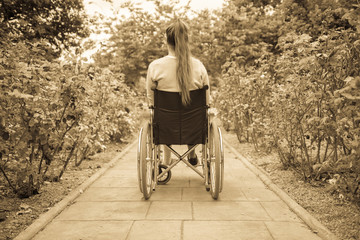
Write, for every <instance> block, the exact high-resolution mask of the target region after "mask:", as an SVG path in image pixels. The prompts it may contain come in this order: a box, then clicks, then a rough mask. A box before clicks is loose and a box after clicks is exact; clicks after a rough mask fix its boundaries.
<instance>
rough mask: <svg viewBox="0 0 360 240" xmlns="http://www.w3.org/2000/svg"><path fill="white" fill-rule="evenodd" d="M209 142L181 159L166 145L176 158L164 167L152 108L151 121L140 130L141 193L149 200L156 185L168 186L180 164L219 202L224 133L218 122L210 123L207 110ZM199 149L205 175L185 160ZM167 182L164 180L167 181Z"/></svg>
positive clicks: (222, 171) (138, 156)
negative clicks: (189, 169)
mask: <svg viewBox="0 0 360 240" xmlns="http://www.w3.org/2000/svg"><path fill="white" fill-rule="evenodd" d="M206 114H207V125H208V128H207V131H208V132H207V138H206V141H205V144H196V145H193V146H192V147H191V148H190V149H188V150H187V151H186V152H185V153H183V154H182V155H181V154H179V153H178V152H177V151H175V150H174V149H173V148H172V147H171V146H170V145H164V146H166V147H167V148H168V149H170V151H171V152H172V153H173V154H174V155H175V156H176V157H177V160H176V161H174V162H172V163H171V164H170V165H169V166H165V165H162V164H161V159H160V154H161V152H160V146H161V145H160V144H158V145H156V144H155V143H154V137H153V118H154V109H153V108H150V121H148V122H146V124H145V125H144V127H142V128H141V129H140V133H139V142H138V150H137V170H138V182H139V188H140V191H141V192H142V193H143V196H144V199H146V200H147V199H149V198H150V197H151V194H152V192H153V191H155V189H156V186H157V185H161V184H166V183H167V182H168V181H169V180H170V178H171V169H172V168H173V167H175V166H176V165H177V164H178V163H179V162H184V163H185V164H186V165H187V166H188V167H190V168H191V169H192V170H193V171H195V172H196V173H197V174H198V175H199V176H200V177H202V178H203V179H204V185H205V189H206V191H210V193H211V196H212V198H213V199H218V197H219V194H220V192H221V191H222V188H223V179H224V149H223V142H222V135H221V130H220V128H219V127H218V126H217V124H216V122H215V121H213V120H212V121H211V122H210V118H209V117H210V116H211V115H210V112H209V108H208V109H207V113H206ZM199 145H202V154H201V159H200V162H201V166H202V171H200V170H199V169H197V168H196V167H194V166H193V165H191V164H190V163H189V162H188V161H187V160H186V157H187V156H188V155H189V153H190V152H191V151H192V150H194V149H195V148H196V147H198V146H199ZM164 177H165V179H162V178H164Z"/></svg>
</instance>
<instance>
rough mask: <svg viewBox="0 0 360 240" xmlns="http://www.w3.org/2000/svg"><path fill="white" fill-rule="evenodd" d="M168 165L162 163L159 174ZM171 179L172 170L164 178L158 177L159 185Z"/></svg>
mask: <svg viewBox="0 0 360 240" xmlns="http://www.w3.org/2000/svg"><path fill="white" fill-rule="evenodd" d="M167 168H168V167H167V166H165V165H162V164H160V165H159V174H161V173H162V172H163V170H165V169H167ZM170 179H171V170H169V171H168V172H167V173H166V174H165V175H164V176H162V178H160V179H158V184H159V185H165V184H166V183H167V182H169V181H170Z"/></svg>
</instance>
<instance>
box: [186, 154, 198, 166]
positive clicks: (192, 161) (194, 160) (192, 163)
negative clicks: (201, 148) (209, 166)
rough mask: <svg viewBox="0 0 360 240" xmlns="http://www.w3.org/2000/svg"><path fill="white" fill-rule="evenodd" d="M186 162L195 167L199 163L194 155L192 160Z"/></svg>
mask: <svg viewBox="0 0 360 240" xmlns="http://www.w3.org/2000/svg"><path fill="white" fill-rule="evenodd" d="M188 161H189V163H190V164H191V165H193V166H196V165H197V164H198V162H199V160H198V157H197V156H196V155H195V157H194V158H189V159H188Z"/></svg>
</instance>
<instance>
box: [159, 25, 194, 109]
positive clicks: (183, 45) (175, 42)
mask: <svg viewBox="0 0 360 240" xmlns="http://www.w3.org/2000/svg"><path fill="white" fill-rule="evenodd" d="M166 35H167V42H168V44H169V45H171V46H172V47H174V51H175V56H176V60H177V64H176V80H177V81H178V83H179V86H180V90H181V92H180V94H181V101H182V104H183V105H185V106H186V105H189V104H190V102H191V99H190V84H191V82H192V81H193V80H192V68H191V53H190V48H189V36H188V27H187V25H186V24H185V23H184V22H183V21H181V20H180V19H178V20H176V21H175V22H174V23H173V24H171V25H170V26H169V27H168V28H167V29H166Z"/></svg>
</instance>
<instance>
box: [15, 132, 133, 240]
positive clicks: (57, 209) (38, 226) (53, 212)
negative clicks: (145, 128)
mask: <svg viewBox="0 0 360 240" xmlns="http://www.w3.org/2000/svg"><path fill="white" fill-rule="evenodd" d="M137 143H138V141H137V139H136V140H132V142H131V143H129V144H128V145H127V146H126V147H125V148H124V149H123V150H121V152H120V153H119V154H117V156H116V157H114V158H113V159H112V160H111V161H110V162H108V163H107V164H105V165H104V166H103V167H102V168H101V169H100V170H99V171H97V172H96V173H94V174H93V175H92V176H91V177H90V178H88V179H87V180H86V181H85V182H83V183H82V184H81V185H80V186H78V187H77V188H75V189H74V190H73V191H71V192H70V194H69V195H67V196H66V197H64V198H63V199H62V200H61V201H60V202H58V203H57V204H55V206H53V207H52V208H51V209H50V210H49V211H47V212H46V213H44V214H41V215H40V217H39V218H38V219H37V220H35V221H34V222H33V223H32V224H31V225H30V226H28V227H27V228H26V229H25V230H24V231H22V232H21V233H20V234H19V235H18V236H16V237H15V238H14V239H13V240H29V239H31V238H33V237H34V236H35V235H36V234H37V233H38V232H40V231H41V230H42V229H44V228H45V227H46V225H47V224H48V223H49V222H50V221H51V220H53V219H54V218H55V217H56V216H57V215H58V214H60V213H61V212H62V211H63V210H64V209H65V208H66V207H67V206H68V205H69V204H71V203H72V202H73V201H74V200H75V199H76V198H77V197H78V196H79V195H80V194H81V193H82V192H83V191H85V189H87V188H88V187H89V186H90V185H91V184H92V183H93V182H94V181H96V180H97V179H98V178H99V177H100V176H101V175H103V174H104V173H105V172H106V171H107V170H108V169H109V168H111V167H113V166H114V164H115V163H116V162H117V161H118V160H119V159H120V158H122V157H123V156H124V155H125V154H126V153H127V152H128V151H129V150H130V149H131V148H132V147H134V145H135V144H137Z"/></svg>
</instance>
